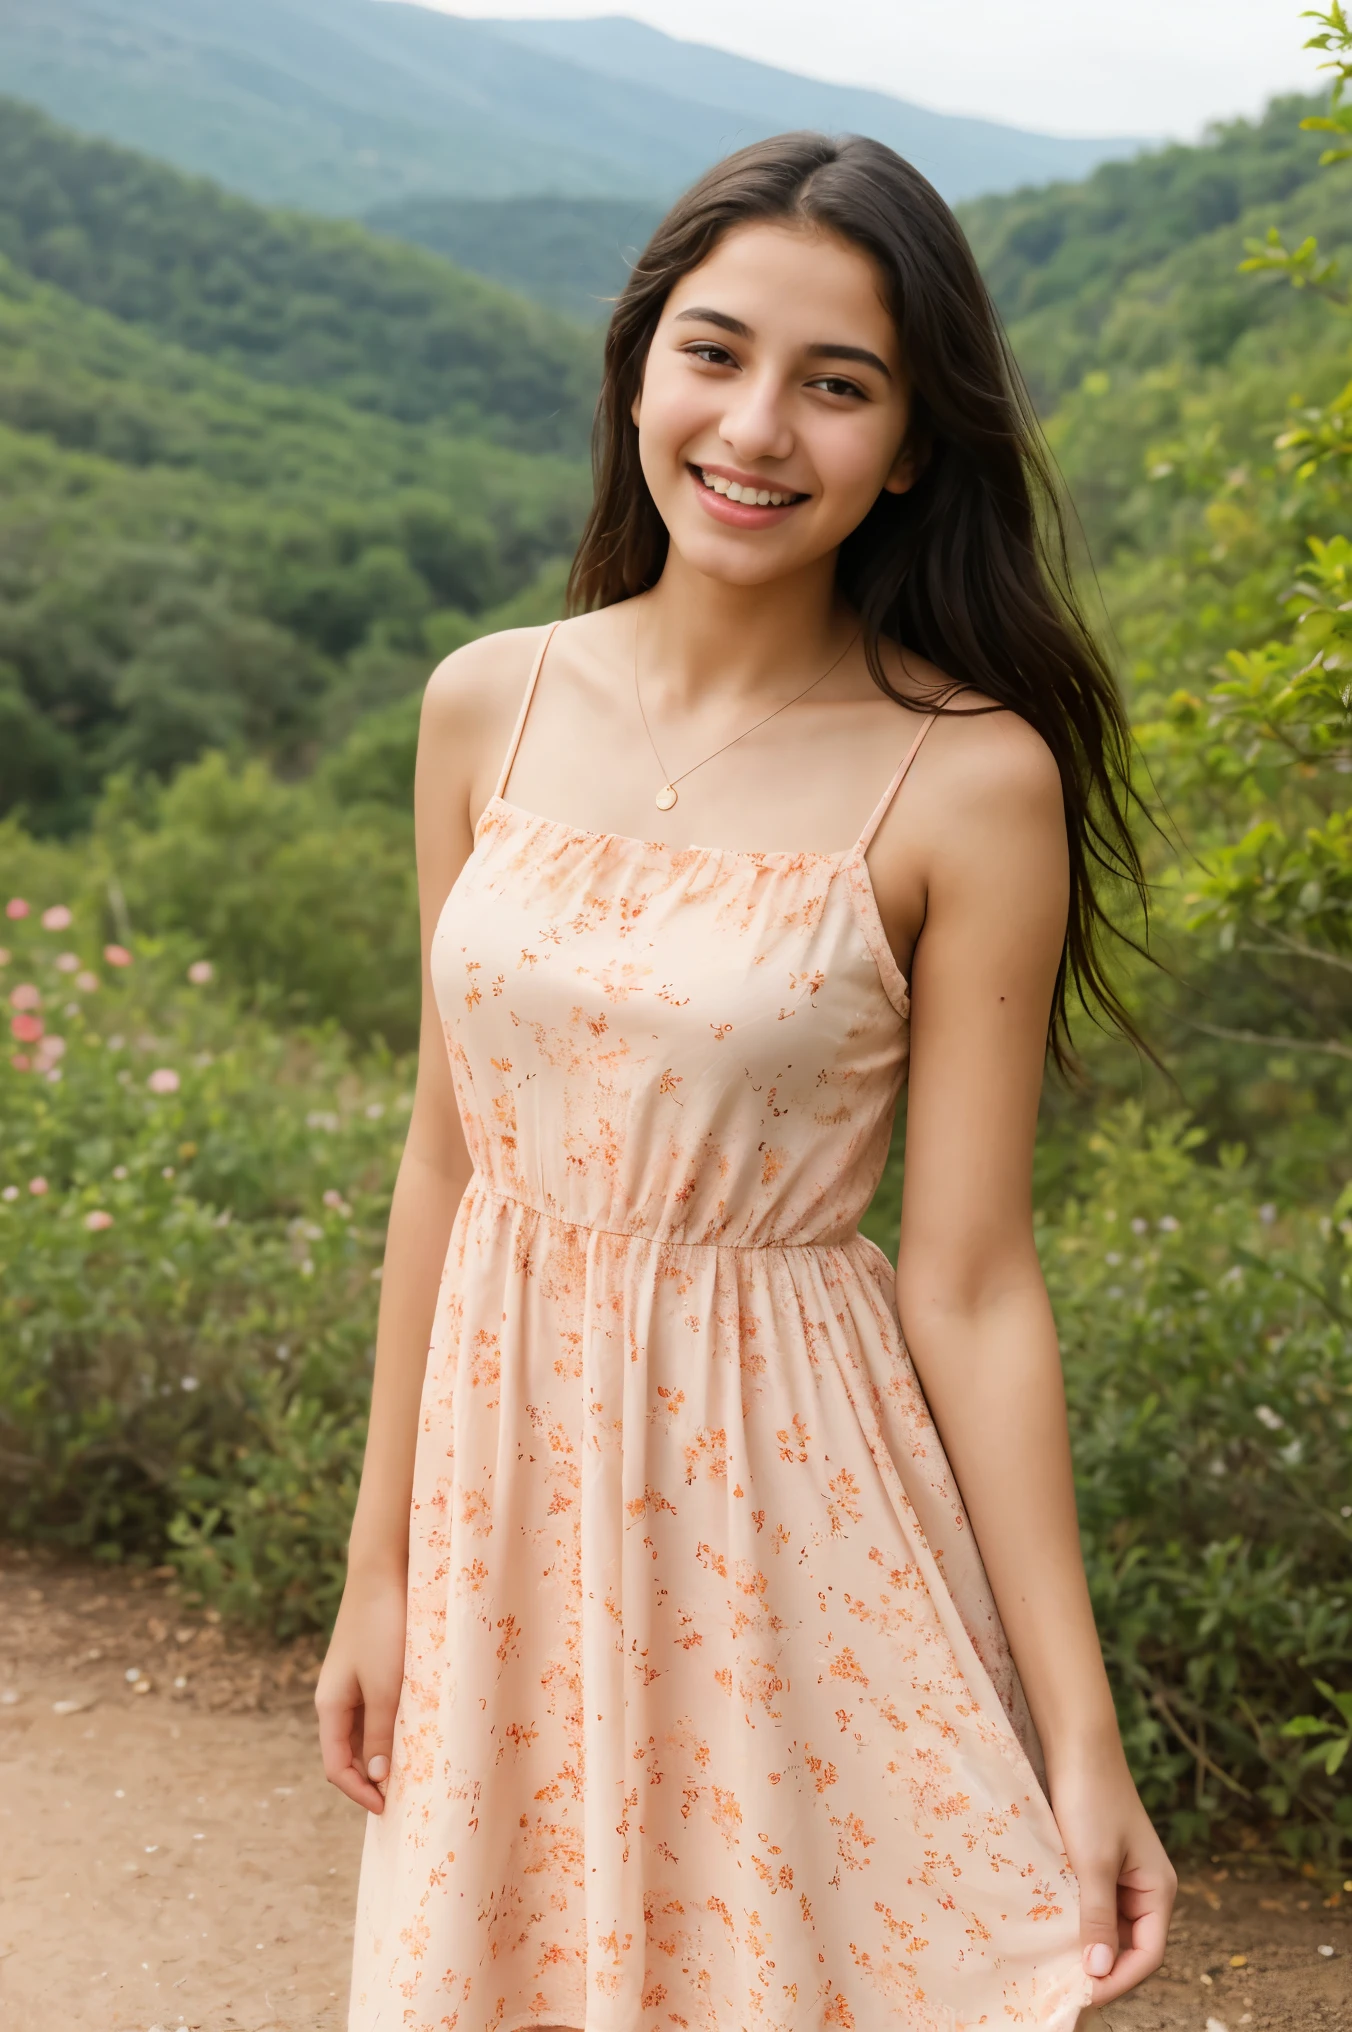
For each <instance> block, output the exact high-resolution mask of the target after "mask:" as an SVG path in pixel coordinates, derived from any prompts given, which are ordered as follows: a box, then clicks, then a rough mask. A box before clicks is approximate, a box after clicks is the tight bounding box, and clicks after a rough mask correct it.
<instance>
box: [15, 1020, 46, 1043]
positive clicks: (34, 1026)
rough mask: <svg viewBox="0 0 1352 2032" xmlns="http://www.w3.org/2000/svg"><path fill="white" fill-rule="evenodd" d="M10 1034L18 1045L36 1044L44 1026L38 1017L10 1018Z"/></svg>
mask: <svg viewBox="0 0 1352 2032" xmlns="http://www.w3.org/2000/svg"><path fill="white" fill-rule="evenodd" d="M9 1027H10V1032H11V1034H12V1035H13V1037H14V1039H15V1041H16V1043H18V1044H36V1043H37V1041H38V1039H39V1037H41V1035H42V1033H43V1031H44V1030H45V1029H46V1027H47V1026H46V1024H45V1023H44V1022H43V1020H42V1018H41V1017H40V1016H11V1017H10V1019H9Z"/></svg>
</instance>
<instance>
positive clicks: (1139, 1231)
mask: <svg viewBox="0 0 1352 2032" xmlns="http://www.w3.org/2000/svg"><path fill="white" fill-rule="evenodd" d="M1131 1232H1132V1233H1133V1235H1146V1234H1149V1232H1150V1223H1149V1221H1143V1220H1142V1219H1141V1216H1140V1215H1139V1214H1137V1216H1136V1218H1135V1220H1134V1221H1133V1222H1132V1224H1131Z"/></svg>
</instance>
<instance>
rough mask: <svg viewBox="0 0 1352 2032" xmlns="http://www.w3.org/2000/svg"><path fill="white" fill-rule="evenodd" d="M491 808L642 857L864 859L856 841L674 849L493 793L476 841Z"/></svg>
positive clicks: (798, 861) (833, 862) (795, 861)
mask: <svg viewBox="0 0 1352 2032" xmlns="http://www.w3.org/2000/svg"><path fill="white" fill-rule="evenodd" d="M495 806H496V807H497V808H498V809H499V810H500V811H506V812H510V813H511V814H512V816H513V817H514V818H521V819H525V820H527V822H528V823H529V824H531V825H539V826H548V827H549V829H550V831H551V832H559V833H567V835H568V836H569V838H570V839H575V840H587V841H590V842H591V843H592V844H593V845H596V846H614V847H637V848H638V849H639V851H640V852H641V853H645V854H703V855H706V856H711V857H713V858H716V859H718V860H731V861H756V862H765V861H785V862H789V863H790V864H792V865H793V866H796V867H801V866H802V864H803V862H804V861H819V862H821V863H823V864H824V865H827V866H834V867H839V866H842V865H843V864H844V863H845V862H847V861H852V860H855V859H859V860H861V861H862V860H863V858H864V856H863V853H862V852H861V846H862V842H861V841H859V840H856V841H855V842H854V844H853V846H849V847H839V848H837V849H836V850H835V851H834V852H832V853H823V852H822V851H821V850H820V849H819V848H816V847H706V846H701V845H700V844H699V843H698V842H692V843H691V844H690V845H689V846H684V847H680V846H674V845H673V844H672V843H671V842H670V841H669V840H645V839H640V838H639V836H638V834H637V833H611V832H605V831H603V830H602V829H601V828H600V827H597V826H577V825H571V824H570V823H569V821H568V820H567V819H562V818H550V817H549V815H548V814H547V813H546V812H542V811H531V810H530V809H529V808H528V807H527V806H526V805H524V804H514V803H513V801H512V799H511V798H510V797H502V796H500V795H498V794H497V793H495V794H494V795H493V796H492V797H490V798H489V800H488V802H487V804H486V805H485V806H484V808H483V810H482V811H481V812H480V813H479V821H478V824H477V825H476V826H475V828H474V838H475V841H476V842H477V841H478V838H479V834H480V832H481V831H482V830H483V823H484V820H485V819H486V818H487V817H488V814H489V812H490V811H492V810H493V809H494V807H495Z"/></svg>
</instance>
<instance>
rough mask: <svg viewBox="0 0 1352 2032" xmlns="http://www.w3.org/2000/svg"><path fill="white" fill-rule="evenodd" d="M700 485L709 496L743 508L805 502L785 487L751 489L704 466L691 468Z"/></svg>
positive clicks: (779, 506) (789, 505)
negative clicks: (731, 502) (717, 496)
mask: <svg viewBox="0 0 1352 2032" xmlns="http://www.w3.org/2000/svg"><path fill="white" fill-rule="evenodd" d="M690 470H691V472H692V473H694V474H696V475H697V477H698V478H699V480H700V481H701V483H702V484H703V485H704V486H705V487H707V488H708V490H709V492H710V493H711V494H718V495H720V496H721V497H722V498H723V499H724V500H726V501H740V502H741V504H742V506H743V507H745V508H792V507H793V506H794V504H795V503H796V502H798V501H806V500H807V498H808V497H807V495H806V494H795V493H793V492H792V491H791V490H790V489H788V488H785V487H752V486H749V485H743V484H742V483H741V482H739V481H737V480H729V479H726V478H725V477H724V475H723V474H722V473H712V472H710V471H709V470H708V469H707V468H706V467H704V466H692V467H691V468H690Z"/></svg>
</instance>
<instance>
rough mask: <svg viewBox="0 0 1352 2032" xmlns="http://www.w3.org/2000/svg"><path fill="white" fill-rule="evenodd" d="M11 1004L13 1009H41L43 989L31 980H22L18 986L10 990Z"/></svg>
mask: <svg viewBox="0 0 1352 2032" xmlns="http://www.w3.org/2000/svg"><path fill="white" fill-rule="evenodd" d="M9 1006H10V1008H11V1009H40V1008H41V1007H42V994H41V991H40V990H39V989H37V988H35V987H34V986H33V983H32V982H31V981H20V983H19V985H18V987H17V988H11V989H10V991H9Z"/></svg>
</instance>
